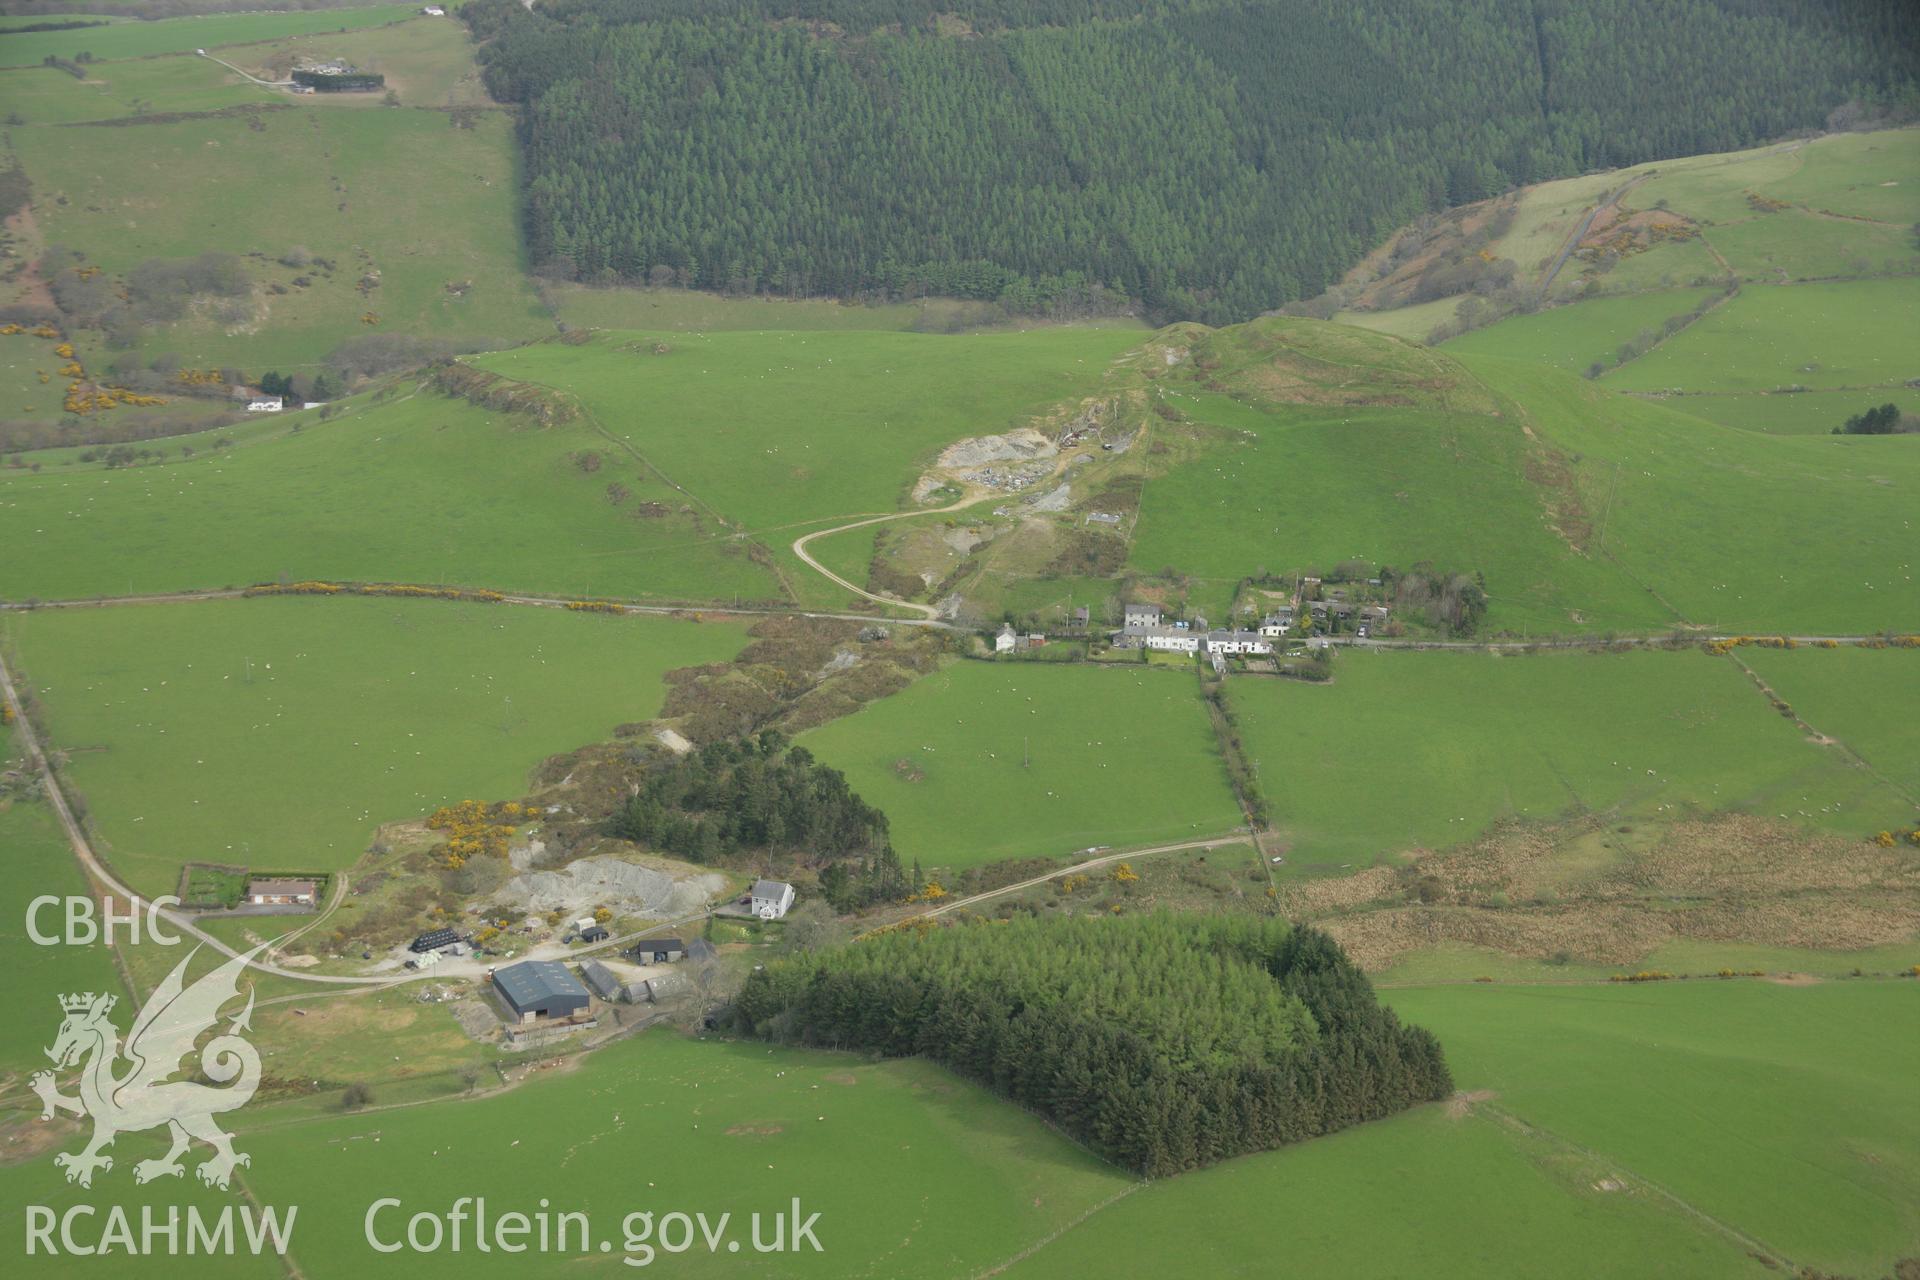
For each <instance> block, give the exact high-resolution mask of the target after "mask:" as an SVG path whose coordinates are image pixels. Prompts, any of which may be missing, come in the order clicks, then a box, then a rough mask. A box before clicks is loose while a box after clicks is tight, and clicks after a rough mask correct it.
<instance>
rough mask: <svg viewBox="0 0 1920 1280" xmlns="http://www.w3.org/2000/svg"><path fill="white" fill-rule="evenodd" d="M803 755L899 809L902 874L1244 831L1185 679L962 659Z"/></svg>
mask: <svg viewBox="0 0 1920 1280" xmlns="http://www.w3.org/2000/svg"><path fill="white" fill-rule="evenodd" d="M800 742H801V745H803V746H805V747H806V748H807V749H808V750H809V751H812V752H813V753H814V755H816V756H818V757H819V758H820V759H821V760H823V761H824V762H826V763H827V764H830V765H832V766H833V767H835V768H837V769H840V770H841V771H843V772H844V773H845V774H846V775H847V781H848V782H849V783H850V784H851V785H852V786H853V789H854V790H855V791H857V792H859V793H860V795H861V796H862V798H864V799H865V800H866V801H867V803H869V804H872V805H875V806H877V807H878V808H880V809H882V810H884V811H885V812H886V815H887V817H888V818H889V819H890V820H891V822H892V834H893V847H894V848H895V849H896V850H898V851H899V854H900V858H901V861H903V862H906V863H909V864H911V863H912V862H913V861H914V860H915V859H918V860H919V861H920V862H921V863H922V864H923V865H924V866H926V867H928V868H933V867H940V868H949V869H962V868H965V867H971V866H978V865H980V864H982V863H988V862H995V861H999V860H1001V859H1004V858H1014V857H1065V856H1066V855H1068V854H1071V853H1072V852H1074V851H1075V850H1076V849H1081V848H1085V847H1087V846H1089V845H1095V844H1110V845H1133V844H1151V843H1155V842H1159V841H1176V840H1182V839H1191V838H1196V837H1200V836H1209V835H1216V834H1218V833H1220V832H1222V831H1225V830H1227V829H1228V828H1230V827H1233V826H1235V825H1237V824H1238V823H1239V822H1240V821H1241V817H1240V813H1239V810H1238V808H1237V806H1236V805H1235V804H1234V801H1233V796H1232V793H1231V792H1230V791H1229V790H1228V789H1227V778H1226V772H1225V768H1224V766H1223V765H1222V763H1221V760H1220V756H1219V751H1218V748H1217V746H1216V744H1215V741H1214V735H1213V730H1212V728H1211V726H1210V725H1209V724H1208V721H1207V716H1206V712H1205V710H1204V708H1202V706H1201V705H1200V700H1199V696H1198V691H1197V689H1196V687H1195V683H1194V680H1193V677H1192V676H1191V675H1190V674H1188V673H1187V672H1184V671H1162V670H1155V669H1151V668H1147V667H1134V666H1114V667H1109V668H1102V667H1092V666H1068V665H1061V664H1057V663H1021V662H956V663H953V664H951V665H949V666H947V667H944V668H942V669H941V670H940V671H938V672H936V673H935V674H933V675H930V676H925V677H922V678H921V679H920V681H919V682H918V683H916V684H914V685H912V686H911V687H909V688H907V689H906V690H904V691H902V692H900V693H896V694H894V695H893V696H892V697H890V698H885V699H882V700H881V701H879V702H874V703H869V704H868V705H867V706H865V707H863V708H861V709H860V710H859V711H858V712H856V713H854V714H853V715H851V716H847V717H845V718H844V719H840V720H836V721H833V722H832V723H831V724H827V725H824V726H822V727H821V728H819V729H815V730H813V731H812V732H810V733H808V734H806V735H804V736H803V737H802V738H801V739H800Z"/></svg>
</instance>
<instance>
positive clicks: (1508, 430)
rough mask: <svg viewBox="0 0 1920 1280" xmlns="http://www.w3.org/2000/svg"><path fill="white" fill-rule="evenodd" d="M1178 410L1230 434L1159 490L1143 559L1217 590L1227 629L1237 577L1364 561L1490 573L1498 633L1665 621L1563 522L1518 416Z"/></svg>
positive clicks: (1147, 518) (1552, 476)
mask: <svg viewBox="0 0 1920 1280" xmlns="http://www.w3.org/2000/svg"><path fill="white" fill-rule="evenodd" d="M1167 400H1168V403H1170V404H1172V405H1174V406H1175V407H1177V408H1179V409H1181V410H1182V411H1183V412H1185V413H1186V414H1187V415H1188V417H1190V418H1191V419H1193V420H1195V421H1197V422H1202V423H1206V424H1209V425H1212V426H1215V427H1217V428H1219V431H1218V432H1217V433H1216V435H1215V436H1214V438H1213V440H1212V442H1211V443H1210V444H1209V447H1207V448H1206V449H1204V450H1203V451H1201V452H1200V453H1198V455H1197V456H1195V457H1193V458H1191V459H1190V460H1187V461H1184V462H1181V463H1179V464H1177V465H1176V466H1174V467H1173V468H1172V469H1171V470H1170V471H1169V472H1168V474H1166V475H1164V476H1159V477H1155V478H1154V479H1153V480H1151V481H1150V482H1149V483H1148V484H1147V486H1146V491H1145V494H1144V496H1143V497H1142V500H1141V505H1140V520H1139V524H1138V527H1137V528H1136V530H1135V533H1134V541H1133V546H1132V550H1131V553H1130V556H1129V565H1130V567H1131V568H1133V569H1134V570H1135V571H1136V572H1139V573H1146V574H1151V573H1158V572H1160V571H1161V570H1162V569H1163V568H1166V567H1172V568H1174V569H1175V570H1177V571H1179V572H1180V573H1182V574H1185V575H1188V576H1189V577H1191V578H1195V579H1200V580H1202V581H1200V582H1198V583H1196V589H1195V590H1194V591H1193V592H1192V593H1191V594H1192V595H1193V597H1194V598H1195V599H1196V600H1197V601H1199V602H1200V603H1202V605H1203V606H1204V607H1205V611H1206V612H1207V614H1208V616H1209V617H1210V618H1213V619H1215V620H1218V619H1220V617H1221V616H1222V615H1221V613H1220V610H1221V609H1222V608H1224V606H1225V604H1226V602H1227V600H1228V599H1229V598H1230V597H1231V596H1232V594H1233V587H1234V584H1235V583H1237V582H1238V581H1239V580H1240V579H1241V578H1242V577H1246V576H1248V575H1252V574H1255V573H1257V572H1258V571H1259V570H1260V569H1262V568H1265V569H1267V570H1268V571H1270V572H1273V573H1286V572H1291V571H1294V570H1307V569H1312V568H1316V567H1317V568H1322V569H1325V568H1330V567H1331V566H1333V565H1335V564H1338V563H1339V562H1341V561H1343V560H1349V559H1360V560H1366V561H1368V562H1370V563H1373V564H1376V565H1378V564H1391V565H1394V566H1396V567H1398V568H1401V569H1407V568H1411V567H1412V566H1413V565H1414V564H1416V563H1419V562H1421V561H1430V562H1432V563H1433V564H1434V565H1435V566H1436V567H1437V568H1440V569H1442V570H1446V571H1449V572H1456V573H1475V572H1479V573H1483V574H1485V575H1486V589H1487V593H1488V595H1489V597H1490V598H1491V603H1490V605H1489V608H1488V615H1487V618H1486V621H1485V622H1484V623H1483V628H1484V629H1485V630H1488V631H1513V632H1516V633H1517V632H1521V631H1530V632H1532V633H1534V634H1540V633H1542V632H1553V631H1560V630H1567V631H1572V630H1578V629H1581V623H1582V621H1583V620H1584V621H1585V622H1586V623H1587V624H1590V625H1604V626H1618V627H1629V628H1649V627H1655V626H1658V625H1659V624H1660V623H1661V622H1662V621H1663V617H1662V612H1661V610H1660V609H1659V607H1658V606H1657V604H1656V603H1654V602H1653V601H1651V600H1649V599H1648V598H1647V596H1646V593H1645V592H1644V591H1641V590H1639V589H1637V588H1635V587H1634V586H1633V584H1632V583H1630V582H1628V581H1627V580H1625V579H1624V578H1623V577H1621V576H1620V575H1619V574H1618V573H1617V571H1615V570H1614V569H1613V568H1612V567H1611V566H1609V565H1607V564H1605V563H1602V562H1598V561H1595V560H1593V559H1591V558H1588V557H1584V556H1581V555H1579V554H1578V553H1577V552H1575V550H1574V549H1573V548H1572V547H1571V546H1569V545H1568V543H1567V542H1566V540H1565V539H1564V538H1563V537H1561V536H1560V535H1559V534H1557V533H1556V532H1555V531H1554V529H1553V528H1551V527H1549V523H1548V512H1547V503H1548V502H1549V501H1552V500H1555V499H1557V498H1558V497H1560V496H1561V494H1560V493H1559V492H1557V491H1556V489H1555V487H1554V486H1555V484H1557V483H1564V481H1565V477H1564V476H1563V475H1561V474H1559V473H1558V472H1556V471H1554V470H1552V469H1548V470H1541V469H1537V468H1532V467H1530V465H1529V461H1528V459H1529V455H1530V453H1532V452H1533V451H1534V450H1533V447H1532V446H1531V445H1530V443H1529V442H1528V441H1527V439H1526V438H1525V435H1524V434H1523V431H1522V424H1521V423H1520V422H1519V421H1516V420H1515V419H1514V418H1513V417H1512V416H1507V417H1501V418H1496V417H1493V416H1489V415H1479V414H1459V413H1438V412H1433V411H1428V410H1419V409H1400V408H1378V407H1371V406H1361V407H1354V408H1320V407H1315V408H1308V407H1302V406H1280V407H1276V408H1274V409H1272V410H1270V411H1269V410H1266V409H1263V408H1260V407H1257V406H1255V405H1253V404H1248V403H1242V402H1239V401H1235V400H1229V399H1227V398H1226V397H1224V396H1220V395H1215V394H1204V395H1200V396H1197V397H1192V396H1187V395H1184V394H1179V393H1174V392H1169V393H1168V396H1167ZM1530 475H1531V476H1537V477H1539V482H1536V480H1535V479H1532V478H1530Z"/></svg>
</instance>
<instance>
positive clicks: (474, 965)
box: [0, 654, 708, 1004]
mask: <svg viewBox="0 0 1920 1280" xmlns="http://www.w3.org/2000/svg"><path fill="white" fill-rule="evenodd" d="M0 700H4V702H5V704H6V706H7V708H8V709H9V710H11V711H12V712H13V723H14V725H15V727H16V730H17V732H18V733H19V736H20V744H21V746H22V748H23V749H24V750H25V752H26V756H27V761H28V763H29V764H30V765H31V766H32V767H33V769H34V771H35V772H36V773H38V774H39V775H40V779H41V782H42V783H43V785H44V786H45V787H46V793H47V798H48V800H49V801H50V802H51V803H52V805H53V810H54V814H55V816H57V817H58V818H59V819H60V825H61V827H62V828H63V829H64V830H65V831H66V834H67V843H68V845H69V846H71V847H72V849H73V854H74V857H76V858H77V859H79V861H80V865H81V867H82V868H83V869H84V870H85V871H86V873H87V875H88V876H89V877H90V878H91V879H92V880H93V881H94V882H95V883H97V884H98V885H99V886H101V887H102V888H104V889H105V890H106V891H107V892H108V893H109V894H111V895H113V896H114V897H117V898H120V899H123V900H124V901H125V902H126V903H127V904H128V906H129V909H131V910H134V911H140V910H142V909H143V908H149V907H151V908H152V909H153V910H154V911H155V912H156V913H157V914H158V915H159V917H160V918H161V919H163V920H165V921H166V922H167V923H168V924H169V925H170V926H172V927H173V928H175V929H178V930H179V931H180V932H182V933H184V934H187V935H188V936H190V937H192V938H193V939H194V940H195V941H196V942H197V943H199V944H200V945H202V946H207V947H211V948H213V949H214V950H215V951H217V952H219V953H220V954H221V955H224V956H227V957H229V958H233V959H237V958H238V957H240V956H241V955H243V954H244V953H243V952H241V951H238V950H235V949H234V948H233V947H231V946H228V945H227V944H226V943H225V942H223V941H221V940H220V939H219V938H216V937H215V936H213V935H212V934H210V933H208V932H206V931H205V930H203V929H201V928H200V927H199V926H198V925H197V924H195V923H194V922H193V920H192V919H191V918H190V917H188V916H186V915H185V914H183V913H180V912H177V911H173V910H170V909H167V908H164V907H158V906H155V905H154V904H152V903H150V902H149V901H148V900H147V899H146V898H144V897H142V896H141V895H140V894H138V893H135V892H134V891H133V890H132V889H130V888H128V887H127V886H126V885H125V884H123V883H121V881H120V879H119V877H118V876H116V875H114V873H113V872H112V871H111V870H110V869H108V867H107V865H106V864H105V863H104V862H102V861H101V860H100V858H99V856H98V855H97V854H96V853H95V852H94V849H93V844H92V842H91V841H90V840H88V838H87V834H86V831H85V829H84V828H83V827H82V826H81V825H80V821H79V819H78V818H77V817H75V816H74V812H73V808H72V806H70V805H69V804H68V803H67V797H66V792H65V791H64V790H63V789H62V788H61V786H60V779H59V777H58V776H57V775H56V774H55V773H54V770H53V764H52V761H51V760H50V759H49V758H48V757H47V754H46V752H45V750H44V749H42V747H41V745H40V735H39V733H38V731H37V730H35V728H34V726H33V722H32V721H31V720H29V719H28V718H27V714H26V707H25V706H24V705H23V704H22V702H21V701H20V694H19V691H18V690H17V689H16V688H15V686H14V682H13V673H12V672H11V671H10V670H9V669H8V667H7V663H6V657H5V655H4V654H0ZM338 880H339V885H338V887H337V888H336V889H335V892H334V897H333V902H332V904H331V905H329V906H328V908H327V910H325V911H323V912H320V913H318V914H316V915H315V917H314V918H313V919H311V920H309V921H307V922H306V923H305V924H303V925H302V926H301V927H300V928H299V929H297V930H295V931H294V932H293V933H291V934H288V935H286V936H285V937H283V938H282V939H280V941H283V942H284V941H289V940H291V939H293V938H297V937H299V936H300V935H301V934H303V933H305V932H307V930H309V929H312V928H314V927H315V926H316V925H319V924H320V923H322V922H323V921H324V920H325V919H326V918H327V917H328V916H329V915H331V914H332V912H333V910H334V908H335V907H337V906H338V905H339V903H340V901H341V899H342V898H343V897H344V896H345V893H346V877H345V876H344V875H342V876H340V877H338ZM707 914H708V913H707V911H706V910H705V909H702V910H700V911H696V912H691V913H689V914H687V915H684V916H681V917H679V918H677V919H674V920H663V921H661V922H660V923H658V924H652V925H648V926H647V927H646V928H644V929H635V930H632V931H631V932H628V933H623V934H621V935H619V936H618V937H614V938H609V939H607V940H606V941H605V942H596V943H592V944H590V945H588V946H584V947H574V948H569V949H566V950H564V951H562V952H560V954H564V955H567V956H585V955H593V954H596V953H599V952H603V951H608V950H611V949H615V948H618V947H620V946H621V945H622V944H624V943H628V942H634V941H637V940H639V939H641V938H645V937H647V936H649V935H651V934H654V933H657V932H658V931H660V930H662V929H678V928H682V927H684V926H686V925H689V924H693V923H695V922H696V921H700V920H704V919H706V917H707ZM537 951H538V949H536V951H535V952H530V953H529V955H528V957H527V958H528V959H534V958H549V957H541V956H538V955H537ZM248 967H249V968H253V969H258V970H260V971H261V972H262V973H270V974H273V975H274V976H275V977H277V978H289V979H291V980H293V981H295V982H313V983H319V984H322V985H325V986H330V987H335V988H353V989H354V990H342V991H340V992H339V994H341V995H354V994H357V993H358V992H360V991H375V990H382V989H384V988H387V987H396V986H402V985H404V984H406V983H409V982H423V981H429V980H432V979H435V978H444V977H477V976H480V975H481V974H482V973H483V972H484V971H485V969H486V966H485V965H483V964H480V963H479V962H477V961H470V960H467V961H454V962H451V963H449V964H445V965H438V966H435V967H434V968H432V969H423V970H421V971H419V972H418V973H408V974H400V975H395V976H393V977H384V976H377V975H375V976H364V975H363V976H358V977H355V976H350V975H342V974H329V973H306V972H303V971H301V970H298V969H283V968H281V967H280V966H279V965H276V964H272V963H269V962H267V961H262V960H252V961H249V962H248ZM302 998H304V997H300V996H279V997H275V998H273V999H269V1000H263V1001H261V1003H262V1004H279V1003H283V1002H285V1001H287V1000H296V999H302Z"/></svg>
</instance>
